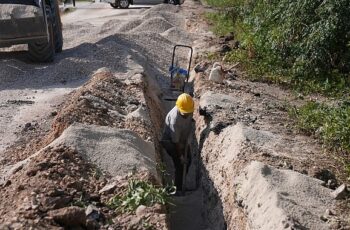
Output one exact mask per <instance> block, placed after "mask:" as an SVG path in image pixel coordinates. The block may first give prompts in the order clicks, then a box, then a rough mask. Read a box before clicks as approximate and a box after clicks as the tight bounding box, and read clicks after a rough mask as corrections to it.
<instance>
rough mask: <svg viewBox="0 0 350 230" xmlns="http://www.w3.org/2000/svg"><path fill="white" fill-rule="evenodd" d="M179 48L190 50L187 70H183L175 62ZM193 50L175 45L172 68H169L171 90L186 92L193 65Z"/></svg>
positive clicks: (189, 47)
mask: <svg viewBox="0 0 350 230" xmlns="http://www.w3.org/2000/svg"><path fill="white" fill-rule="evenodd" d="M178 48H185V49H189V50H190V56H189V58H188V66H187V69H185V68H181V67H180V66H179V63H177V62H176V61H175V59H176V51H177V50H178ZM192 55H193V48H192V47H191V46H185V45H175V46H174V49H173V56H172V61H171V66H170V68H169V72H170V89H171V90H172V91H177V92H181V93H183V92H185V86H186V84H187V83H188V79H189V76H190V70H191V63H192Z"/></svg>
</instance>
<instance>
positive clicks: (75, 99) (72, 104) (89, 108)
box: [51, 72, 152, 140]
mask: <svg viewBox="0 0 350 230" xmlns="http://www.w3.org/2000/svg"><path fill="white" fill-rule="evenodd" d="M141 76H142V75H141ZM140 84H141V85H140ZM140 106H141V107H142V106H145V99H144V96H143V85H142V79H141V82H139V83H138V84H129V85H127V84H125V83H123V82H122V81H120V80H118V79H117V78H116V77H115V76H113V74H112V73H110V72H98V73H96V74H95V75H93V77H92V79H91V80H90V81H89V82H88V83H86V84H85V85H84V86H83V87H82V88H81V89H79V90H77V91H76V92H75V93H74V94H73V95H72V97H71V98H70V100H68V101H67V102H66V103H65V104H64V105H63V109H62V110H61V111H60V112H59V113H58V115H57V117H56V118H55V120H54V122H53V125H52V126H53V130H54V132H53V133H52V134H51V136H52V139H55V138H57V137H58V136H60V135H61V133H62V132H63V130H65V129H66V128H67V127H68V126H69V125H71V124H73V123H74V122H79V123H83V124H90V125H100V126H110V127H115V128H120V129H126V128H127V129H130V130H133V131H135V132H136V133H138V134H139V135H141V137H143V139H145V140H147V139H151V138H152V133H151V131H150V130H152V129H151V128H150V126H149V125H150V124H149V123H147V121H145V120H142V119H126V115H127V114H128V113H131V112H133V111H135V110H137V109H138V108H139V107H140Z"/></svg>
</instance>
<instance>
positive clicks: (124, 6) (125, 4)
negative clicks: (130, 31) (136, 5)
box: [119, 0, 130, 9]
mask: <svg viewBox="0 0 350 230" xmlns="http://www.w3.org/2000/svg"><path fill="white" fill-rule="evenodd" d="M129 5H130V2H129V0H120V1H119V7H120V8H122V9H127V8H129Z"/></svg>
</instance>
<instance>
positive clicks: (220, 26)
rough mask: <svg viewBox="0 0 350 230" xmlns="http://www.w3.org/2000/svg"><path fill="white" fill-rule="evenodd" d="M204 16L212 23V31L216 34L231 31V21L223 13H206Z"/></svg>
mask: <svg viewBox="0 0 350 230" xmlns="http://www.w3.org/2000/svg"><path fill="white" fill-rule="evenodd" d="M205 16H206V18H207V19H208V20H209V21H211V22H212V23H213V26H212V29H213V32H214V33H215V34H216V35H218V36H222V35H227V34H228V33H230V32H232V31H233V22H232V21H230V19H229V18H228V17H227V16H226V15H225V14H218V13H207V14H206V15H205Z"/></svg>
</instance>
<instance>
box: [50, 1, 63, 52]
mask: <svg viewBox="0 0 350 230" xmlns="http://www.w3.org/2000/svg"><path fill="white" fill-rule="evenodd" d="M51 12H53V13H52V28H53V35H54V36H53V38H54V44H55V52H56V53H61V52H62V48H63V35H62V22H61V17H60V13H59V9H58V4H57V0H53V1H52V7H51Z"/></svg>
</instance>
